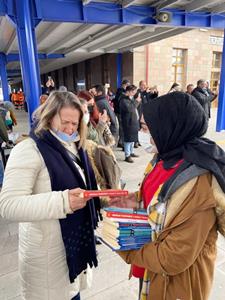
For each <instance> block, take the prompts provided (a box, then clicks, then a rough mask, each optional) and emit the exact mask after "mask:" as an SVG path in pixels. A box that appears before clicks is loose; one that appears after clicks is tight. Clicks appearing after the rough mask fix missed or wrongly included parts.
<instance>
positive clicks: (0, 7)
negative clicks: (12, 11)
mask: <svg viewBox="0 0 225 300" xmlns="http://www.w3.org/2000/svg"><path fill="white" fill-rule="evenodd" d="M6 12H7V7H6V5H5V2H4V1H0V16H5V15H6Z"/></svg>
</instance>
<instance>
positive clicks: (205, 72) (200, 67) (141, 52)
mask: <svg viewBox="0 0 225 300" xmlns="http://www.w3.org/2000/svg"><path fill="white" fill-rule="evenodd" d="M210 36H217V37H222V36H223V31H220V30H208V31H201V30H199V29H196V30H191V31H188V32H186V33H183V34H180V35H177V36H174V37H170V38H168V39H164V40H161V41H158V42H155V43H152V44H149V82H148V84H149V86H152V85H157V86H158V89H159V91H160V94H163V93H166V92H167V91H168V90H169V88H170V86H171V85H172V83H173V75H172V51H173V48H181V49H186V50H187V52H186V53H187V57H186V74H185V80H184V84H183V89H184V90H185V88H186V85H187V84H189V83H193V84H196V81H197V80H198V79H200V78H204V79H206V80H210V78H211V67H212V54H213V51H218V52H222V46H218V45H212V44H210V42H209V38H210ZM145 50H146V49H145V47H139V48H137V49H135V51H134V83H135V84H137V83H138V81H140V80H141V79H144V80H145V79H146V78H145V76H146V53H145Z"/></svg>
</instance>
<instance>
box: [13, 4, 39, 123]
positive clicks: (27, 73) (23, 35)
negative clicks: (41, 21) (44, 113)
mask: <svg viewBox="0 0 225 300" xmlns="http://www.w3.org/2000/svg"><path fill="white" fill-rule="evenodd" d="M15 3H16V15H17V18H16V25H17V36H18V42H19V53H20V61H21V69H22V78H23V87H24V91H25V97H26V101H27V105H28V113H29V119H30V124H32V114H33V112H34V111H35V109H36V108H37V107H38V106H39V97H40V94H41V84H40V71H39V64H38V55H37V46H36V37H35V25H34V20H33V18H32V13H31V3H30V1H29V0H23V1H21V0H16V1H15Z"/></svg>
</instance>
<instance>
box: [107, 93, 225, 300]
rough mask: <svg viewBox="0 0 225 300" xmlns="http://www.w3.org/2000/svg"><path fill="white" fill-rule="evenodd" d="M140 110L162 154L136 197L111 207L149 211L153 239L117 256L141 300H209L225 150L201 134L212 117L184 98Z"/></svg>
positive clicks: (223, 222) (223, 197)
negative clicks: (128, 268) (129, 266)
mask: <svg viewBox="0 0 225 300" xmlns="http://www.w3.org/2000/svg"><path fill="white" fill-rule="evenodd" d="M143 113H144V121H145V123H146V125H147V127H148V129H149V131H150V134H151V136H152V139H153V140H154V143H155V145H156V148H157V153H156V155H155V157H154V160H153V161H152V162H151V163H150V164H149V165H148V167H147V169H146V173H145V176H144V179H143V181H142V184H141V187H140V191H139V193H135V194H130V195H128V196H127V197H124V198H118V199H111V200H110V203H109V204H110V205H112V206H118V207H133V208H134V207H136V208H137V207H140V206H142V207H144V208H146V209H147V213H148V221H149V224H150V225H151V229H152V234H151V242H149V243H147V244H145V245H144V246H143V247H142V248H141V249H139V250H132V251H120V252H118V254H119V255H120V256H121V257H122V258H123V259H124V260H125V261H126V262H127V263H128V264H132V265H133V268H132V274H133V275H134V276H136V277H139V278H140V283H143V285H142V287H141V288H140V294H141V295H140V299H141V300H152V299H157V300H163V299H167V300H173V299H198V300H207V299H209V294H210V289H211V286H212V281H213V274H214V268H215V259H216V240H217V234H218V231H219V232H220V233H221V234H222V235H223V236H225V219H224V215H225V153H224V151H223V150H222V149H221V148H220V147H219V146H217V145H216V143H214V142H213V141H211V140H209V139H207V138H205V137H204V134H205V133H206V131H207V128H208V118H207V116H206V114H205V112H204V110H203V108H202V106H201V105H200V104H199V103H198V102H197V101H196V99H194V97H193V96H191V95H189V94H187V93H182V92H174V93H170V94H167V95H164V96H161V97H159V98H157V99H156V100H155V101H152V102H149V103H148V104H146V105H145V106H144V110H143ZM151 143H152V142H151ZM135 196H137V197H135ZM134 265H135V266H136V267H134Z"/></svg>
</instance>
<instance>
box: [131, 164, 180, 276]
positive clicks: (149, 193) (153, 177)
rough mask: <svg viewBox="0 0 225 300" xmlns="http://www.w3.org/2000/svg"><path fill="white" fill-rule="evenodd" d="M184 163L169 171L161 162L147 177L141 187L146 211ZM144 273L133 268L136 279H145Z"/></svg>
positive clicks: (136, 267)
mask: <svg viewBox="0 0 225 300" xmlns="http://www.w3.org/2000/svg"><path fill="white" fill-rule="evenodd" d="M182 161H183V160H180V161H179V162H177V163H176V164H175V165H174V166H173V167H172V168H170V169H169V170H166V169H164V167H163V161H159V162H158V163H157V164H156V165H155V167H154V168H153V170H152V171H151V172H150V173H149V174H148V175H147V176H146V178H145V179H144V181H143V184H142V187H141V194H142V199H143V203H144V208H145V209H147V207H148V205H149V204H150V202H151V200H152V198H153V197H154V195H155V193H156V192H157V191H158V190H159V187H160V186H161V185H163V184H164V183H165V182H166V181H167V180H168V179H169V178H170V177H171V176H172V175H173V174H174V173H175V171H176V170H177V169H178V167H179V166H180V164H181V162H182ZM144 271H145V269H144V268H140V267H138V266H135V265H133V266H132V275H133V276H134V277H137V278H143V277H144Z"/></svg>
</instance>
